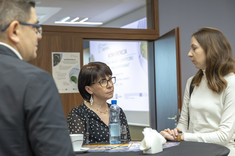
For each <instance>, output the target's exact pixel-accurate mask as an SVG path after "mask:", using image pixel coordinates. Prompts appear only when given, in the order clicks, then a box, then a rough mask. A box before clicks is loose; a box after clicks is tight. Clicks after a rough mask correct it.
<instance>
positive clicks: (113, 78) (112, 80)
mask: <svg viewBox="0 0 235 156" xmlns="http://www.w3.org/2000/svg"><path fill="white" fill-rule="evenodd" d="M102 81H106V82H107V83H106V85H105V86H103V85H102ZM110 81H111V82H112V84H115V83H116V77H115V76H113V77H110V78H109V79H108V80H107V79H102V80H100V81H99V82H96V83H99V84H100V86H101V87H107V86H108V83H109V82H110ZM96 83H92V84H96Z"/></svg>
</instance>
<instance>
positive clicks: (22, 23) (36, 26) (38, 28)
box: [1, 22, 42, 34]
mask: <svg viewBox="0 0 235 156" xmlns="http://www.w3.org/2000/svg"><path fill="white" fill-rule="evenodd" d="M10 24H11V23H10ZM10 24H8V25H6V26H5V27H3V28H2V29H1V31H6V30H7V28H8V27H9V26H10ZM19 24H21V25H26V26H32V27H34V28H36V29H37V33H39V34H42V26H41V25H40V24H31V23H25V22H19Z"/></svg>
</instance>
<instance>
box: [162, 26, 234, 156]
mask: <svg viewBox="0 0 235 156" xmlns="http://www.w3.org/2000/svg"><path fill="white" fill-rule="evenodd" d="M188 56H189V58H190V59H191V60H192V62H193V64H194V65H195V67H196V68H198V69H199V70H198V72H197V73H196V75H195V76H193V77H191V78H189V79H188V81H187V84H186V89H185V95H184V100H183V108H182V112H181V116H180V119H179V123H178V125H177V127H176V128H175V129H173V130H170V129H165V130H164V131H161V134H162V135H163V136H164V137H165V138H166V139H168V140H177V138H178V139H179V140H185V141H197V142H207V143H217V144H221V145H224V146H226V147H228V148H229V149H230V156H234V155H235V142H234V139H235V61H234V59H233V56H232V49H231V46H230V44H229V42H228V40H227V39H226V37H225V36H224V35H223V33H222V32H221V31H220V30H218V29H215V28H201V29H200V30H198V31H197V32H195V33H194V34H193V35H192V39H191V49H190V51H189V53H188ZM192 80H193V83H192V86H194V89H193V92H192V94H191V96H190V94H189V88H190V83H191V81H192ZM180 131H182V132H183V133H182V134H181V135H180V134H179V132H180ZM177 136H178V137H177Z"/></svg>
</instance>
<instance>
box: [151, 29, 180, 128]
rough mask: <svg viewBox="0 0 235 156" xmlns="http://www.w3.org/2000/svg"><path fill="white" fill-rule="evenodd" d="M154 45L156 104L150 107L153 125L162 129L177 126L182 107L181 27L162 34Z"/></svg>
mask: <svg viewBox="0 0 235 156" xmlns="http://www.w3.org/2000/svg"><path fill="white" fill-rule="evenodd" d="M153 45H154V47H153V49H154V53H153V67H154V69H153V70H154V74H153V76H154V80H153V81H154V87H153V89H154V94H155V95H154V100H155V106H154V107H153V108H150V110H152V112H151V113H150V114H152V115H151V119H152V121H153V122H151V123H153V124H154V126H152V127H153V128H156V129H157V130H158V131H161V130H163V129H165V128H170V129H172V128H175V126H176V124H177V117H178V108H181V101H182V100H181V76H180V75H181V71H180V50H179V28H175V29H174V30H172V31H170V32H168V33H166V34H165V35H163V36H161V37H160V38H159V39H158V40H156V41H154V44H153ZM154 118H155V120H154Z"/></svg>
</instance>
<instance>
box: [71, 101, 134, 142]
mask: <svg viewBox="0 0 235 156" xmlns="http://www.w3.org/2000/svg"><path fill="white" fill-rule="evenodd" d="M108 106H109V107H110V104H108ZM120 120H121V126H126V128H127V140H128V141H130V140H131V137H130V132H129V127H128V124H127V120H126V116H125V114H124V112H123V110H122V109H121V110H120ZM67 121H68V127H69V131H70V133H71V134H77V133H82V134H84V144H88V143H99V142H106V143H108V142H109V127H108V126H107V125H106V124H105V123H104V122H103V121H102V120H101V119H100V117H99V116H98V115H97V114H96V113H95V112H94V111H92V110H91V109H89V108H88V107H87V106H86V105H85V104H84V103H83V104H81V105H80V106H77V107H75V108H73V109H72V111H71V112H70V113H69V115H68V118H67Z"/></svg>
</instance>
